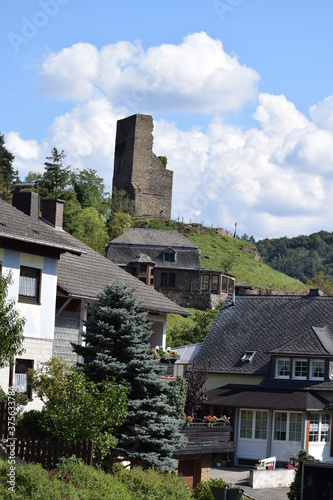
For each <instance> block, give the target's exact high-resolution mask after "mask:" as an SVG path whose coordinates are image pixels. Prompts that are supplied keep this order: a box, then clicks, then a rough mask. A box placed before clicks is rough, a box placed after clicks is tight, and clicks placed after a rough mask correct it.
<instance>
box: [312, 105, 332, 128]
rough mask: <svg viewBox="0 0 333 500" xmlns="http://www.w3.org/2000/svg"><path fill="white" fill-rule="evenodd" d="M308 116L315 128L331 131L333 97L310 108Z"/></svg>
mask: <svg viewBox="0 0 333 500" xmlns="http://www.w3.org/2000/svg"><path fill="white" fill-rule="evenodd" d="M310 115H311V118H312V120H313V121H314V123H315V124H316V125H317V127H320V128H323V129H329V130H332V131H333V96H329V97H327V98H326V99H324V100H323V102H320V103H319V104H318V105H313V106H311V108H310Z"/></svg>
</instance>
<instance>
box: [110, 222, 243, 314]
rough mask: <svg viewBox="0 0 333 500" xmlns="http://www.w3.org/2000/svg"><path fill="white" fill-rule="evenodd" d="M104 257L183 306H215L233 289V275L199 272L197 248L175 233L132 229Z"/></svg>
mask: <svg viewBox="0 0 333 500" xmlns="http://www.w3.org/2000/svg"><path fill="white" fill-rule="evenodd" d="M106 256H107V258H108V259H110V260H111V261H113V262H115V263H116V264H118V265H119V266H121V267H122V268H124V269H125V270H126V271H127V272H128V273H130V274H132V275H133V276H136V277H137V278H138V279H139V280H140V281H142V282H143V283H146V284H147V285H149V286H150V287H152V288H155V290H157V291H159V292H161V293H162V294H163V295H165V296H167V297H168V298H170V299H171V300H173V301H174V302H176V303H177V304H179V305H181V306H182V307H194V308H197V309H207V308H209V307H214V306H216V305H217V304H218V303H219V302H220V300H222V299H224V298H226V297H227V295H228V293H230V292H232V291H233V290H234V287H235V277H234V276H232V275H230V274H228V273H225V272H222V271H214V270H207V269H202V268H201V264H200V250H199V248H198V247H197V246H196V245H194V243H192V242H191V241H189V240H188V239H187V238H185V236H183V235H182V234H180V233H179V232H178V231H167V230H160V229H141V228H132V229H130V230H129V231H127V232H126V233H124V234H122V235H121V236H119V237H118V238H115V239H114V240H112V241H111V242H110V243H109V245H108V248H107V253H106Z"/></svg>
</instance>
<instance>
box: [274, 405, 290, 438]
mask: <svg viewBox="0 0 333 500" xmlns="http://www.w3.org/2000/svg"><path fill="white" fill-rule="evenodd" d="M274 439H275V440H276V441H286V439H287V413H284V412H282V411H277V412H276V413H275V415H274Z"/></svg>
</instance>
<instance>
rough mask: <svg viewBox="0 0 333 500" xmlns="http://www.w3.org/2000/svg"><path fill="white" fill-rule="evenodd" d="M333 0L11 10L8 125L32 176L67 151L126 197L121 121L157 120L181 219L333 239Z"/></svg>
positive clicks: (18, 163)
mask: <svg viewBox="0 0 333 500" xmlns="http://www.w3.org/2000/svg"><path fill="white" fill-rule="evenodd" d="M332 23H333V3H332V2H331V1H330V0H318V1H317V2H313V1H309V0H293V1H292V2H290V0H288V1H287V0H270V1H267V0H205V1H203V0H192V1H188V0H181V1H180V0H178V1H177V2H176V1H174V0H170V1H168V2H157V1H156V0H155V1H154V2H153V1H150V0H142V1H141V2H135V1H129V0H123V1H122V2H114V1H107V0H95V2H91V1H88V0H38V1H35V0H30V1H29V2H27V1H26V0H16V1H15V2H10V1H9V0H6V1H5V2H3V3H2V15H1V19H0V26H1V29H0V50H1V61H2V71H1V79H0V110H1V122H0V131H1V132H3V133H4V134H5V140H6V145H7V147H8V149H10V150H11V151H12V152H13V153H14V154H15V167H16V168H18V170H19V173H20V176H21V179H22V180H23V179H24V177H25V175H26V174H27V173H28V172H29V171H42V170H43V163H44V161H45V157H46V156H49V154H50V151H51V149H52V148H53V147H54V146H56V147H57V148H58V149H64V151H65V153H66V154H67V160H68V163H69V164H71V166H72V167H73V168H78V169H82V168H93V169H95V170H97V172H98V174H99V175H100V176H101V177H102V178H103V179H104V182H105V186H106V188H107V189H109V188H110V187H111V182H112V169H113V154H114V140H115V127H116V121H117V120H118V119H120V118H123V117H125V116H129V115H132V114H134V113H145V114H151V115H152V116H153V118H154V152H155V153H156V154H159V155H165V156H167V157H168V168H170V169H171V170H173V171H174V190H173V210H172V216H173V218H177V217H180V218H181V219H182V218H183V219H184V221H186V222H189V221H190V220H192V221H197V222H202V221H203V222H204V224H206V225H211V224H213V225H214V226H215V227H216V226H219V227H224V228H226V229H228V230H230V231H232V232H233V230H234V225H235V223H236V222H237V231H238V234H239V235H242V234H244V233H246V234H248V235H253V236H254V237H255V238H256V239H260V238H264V237H279V236H284V235H287V236H297V235H299V234H311V233H312V232H316V231H319V230H327V231H332V223H331V212H332V208H333V207H332V204H333V196H332V195H333V184H332V179H333V176H332V171H333V155H332V151H333V113H332V111H333V97H332V93H333V85H332V82H333V65H332V45H333V43H332V42H333V30H332Z"/></svg>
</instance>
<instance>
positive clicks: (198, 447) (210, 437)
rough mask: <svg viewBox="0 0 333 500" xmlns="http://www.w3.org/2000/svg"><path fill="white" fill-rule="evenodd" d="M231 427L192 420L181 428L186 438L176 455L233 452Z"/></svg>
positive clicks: (233, 444)
mask: <svg viewBox="0 0 333 500" xmlns="http://www.w3.org/2000/svg"><path fill="white" fill-rule="evenodd" d="M232 431H233V429H232V427H231V426H230V425H226V424H223V423H220V422H218V423H216V424H211V425H210V424H206V423H200V422H193V423H190V424H187V426H186V427H184V428H183V429H181V433H182V434H184V435H185V436H186V437H187V438H188V442H187V445H186V447H185V448H183V449H181V450H178V451H177V453H176V454H177V455H193V454H202V453H224V452H226V453H233V452H234V449H235V443H234V442H233V441H231V440H230V439H231V433H232Z"/></svg>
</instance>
